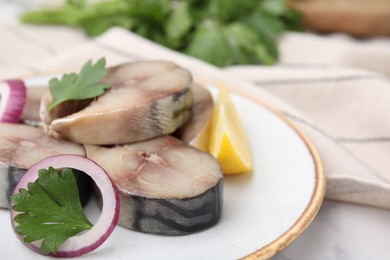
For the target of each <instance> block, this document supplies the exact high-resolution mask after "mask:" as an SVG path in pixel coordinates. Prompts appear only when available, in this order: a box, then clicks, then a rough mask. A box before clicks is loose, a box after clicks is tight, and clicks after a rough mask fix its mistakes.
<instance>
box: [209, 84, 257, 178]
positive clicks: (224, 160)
mask: <svg viewBox="0 0 390 260" xmlns="http://www.w3.org/2000/svg"><path fill="white" fill-rule="evenodd" d="M210 130H211V132H210V146H209V153H210V154H212V155H213V156H214V157H215V158H217V160H218V161H219V163H220V165H221V168H222V171H223V172H224V173H225V174H238V173H244V172H249V171H251V170H252V156H251V151H250V147H249V143H248V139H247V136H246V134H245V131H244V127H243V125H242V123H241V120H240V117H239V115H238V113H237V110H236V108H235V106H234V103H233V101H232V99H231V97H230V94H229V91H228V89H227V88H226V86H225V85H224V84H222V83H221V84H220V85H219V89H218V95H217V98H216V101H215V104H214V108H213V113H212V118H211V129H210Z"/></svg>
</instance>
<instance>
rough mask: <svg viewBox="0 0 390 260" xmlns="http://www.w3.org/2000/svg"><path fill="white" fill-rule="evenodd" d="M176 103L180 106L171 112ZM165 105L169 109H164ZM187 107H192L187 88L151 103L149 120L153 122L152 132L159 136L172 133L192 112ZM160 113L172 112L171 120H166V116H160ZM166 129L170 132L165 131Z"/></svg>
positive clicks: (190, 94)
mask: <svg viewBox="0 0 390 260" xmlns="http://www.w3.org/2000/svg"><path fill="white" fill-rule="evenodd" d="M168 100H169V101H168ZM177 103H179V104H180V103H181V105H179V106H177V109H175V110H173V108H172V107H174V106H176V105H177ZM167 104H169V108H168V107H166V105H167ZM189 107H192V92H191V91H190V88H189V87H187V88H184V89H182V90H181V91H179V92H177V93H173V94H172V95H170V96H167V97H165V98H162V99H159V100H157V101H155V102H153V103H152V104H151V109H150V118H151V119H153V120H150V122H153V124H152V125H151V127H152V129H153V131H154V132H156V133H159V134H170V133H172V132H174V131H175V130H176V129H177V128H178V127H180V126H181V125H183V124H184V123H185V122H187V120H188V119H189V118H190V116H191V112H192V111H191V109H190V108H189ZM161 111H172V115H171V118H166V115H163V114H161ZM181 117H182V118H181ZM168 129H169V130H170V131H167V130H168Z"/></svg>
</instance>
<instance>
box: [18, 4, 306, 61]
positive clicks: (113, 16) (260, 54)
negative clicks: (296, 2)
mask: <svg viewBox="0 0 390 260" xmlns="http://www.w3.org/2000/svg"><path fill="white" fill-rule="evenodd" d="M87 2H89V1H85V0H68V1H66V2H65V4H64V5H63V6H59V7H57V8H53V9H42V10H33V11H28V12H26V13H24V14H22V16H21V17H20V18H21V21H22V22H26V23H34V24H65V25H69V26H75V27H79V28H82V29H83V30H84V31H85V32H86V33H87V34H88V35H93V36H96V35H98V34H100V33H103V32H104V31H105V30H107V29H109V28H111V27H113V26H121V27H123V28H126V29H128V30H131V31H132V32H134V33H136V34H138V35H140V36H143V37H145V38H148V39H150V40H152V41H154V42H156V43H159V44H162V45H164V46H166V47H168V48H172V49H174V50H176V51H180V52H182V53H186V54H189V55H191V56H194V57H197V58H200V59H203V60H205V61H207V62H209V63H212V64H214V65H217V66H221V67H224V66H229V65H234V64H251V63H255V64H258V63H261V64H273V63H275V62H276V61H277V59H278V50H277V44H276V41H277V37H279V36H280V35H281V34H282V33H283V32H284V31H287V30H302V24H301V20H302V16H301V15H300V14H299V13H298V12H297V11H295V10H294V9H292V8H291V7H289V5H288V1H287V0H240V1H236V0H187V1H177V0H159V1H156V0H111V1H98V2H96V3H87ZM210 21H211V23H215V24H216V25H217V26H211V27H209V26H206V28H205V24H206V25H207V24H209V23H210ZM236 23H244V24H245V26H246V27H248V28H245V31H244V32H243V33H240V32H237V30H236V28H237V27H236V28H234V27H235V24H236ZM217 29H221V30H223V31H224V32H218V31H217ZM249 30H251V31H253V32H249ZM228 33H233V35H226V34H228ZM253 33H255V34H258V37H256V44H255V45H254V46H253V47H251V48H250V50H248V48H247V47H246V46H247V44H242V43H243V42H244V41H245V40H246V39H245V38H250V40H251V39H252V38H253V37H252V36H250V34H253ZM213 34H215V35H213ZM240 34H242V35H244V36H245V38H244V39H242V40H240V42H241V44H237V45H235V46H233V47H232V45H231V43H232V40H231V39H233V38H237V36H239V35H240ZM227 38H228V39H227ZM228 41H229V42H228ZM251 42H252V43H253V41H251ZM196 45H199V46H196ZM232 48H233V49H232ZM232 54H233V56H234V57H231V56H232ZM241 55H243V56H241Z"/></svg>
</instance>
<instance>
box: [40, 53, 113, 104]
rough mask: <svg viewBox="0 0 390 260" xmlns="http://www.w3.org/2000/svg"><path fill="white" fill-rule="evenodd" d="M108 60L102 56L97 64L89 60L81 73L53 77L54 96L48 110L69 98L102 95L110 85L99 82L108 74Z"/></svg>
mask: <svg viewBox="0 0 390 260" xmlns="http://www.w3.org/2000/svg"><path fill="white" fill-rule="evenodd" d="M105 65H106V60H105V59H104V58H101V59H100V60H98V62H96V64H95V65H93V64H92V62H91V61H88V62H87V63H86V64H85V65H84V66H83V67H82V68H81V71H80V73H79V74H76V73H71V74H64V75H63V76H62V78H61V80H58V79H57V78H52V79H51V80H50V81H49V90H50V93H51V95H52V97H53V100H52V102H51V103H50V105H49V106H48V108H47V110H50V109H52V108H53V107H55V106H57V105H58V104H61V103H62V102H65V101H68V100H84V99H90V98H94V97H97V96H100V95H101V94H103V93H104V92H105V90H106V89H107V88H109V87H110V85H108V84H101V83H99V82H100V80H102V79H103V77H104V75H105V74H106V68H105Z"/></svg>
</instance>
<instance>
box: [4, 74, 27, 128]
mask: <svg viewBox="0 0 390 260" xmlns="http://www.w3.org/2000/svg"><path fill="white" fill-rule="evenodd" d="M26 92H27V91H26V86H25V85H24V82H23V81H22V80H19V79H14V80H5V81H0V122H6V123H17V122H19V120H20V116H21V115H22V112H23V108H24V104H25V103H26V96H27V94H26Z"/></svg>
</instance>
